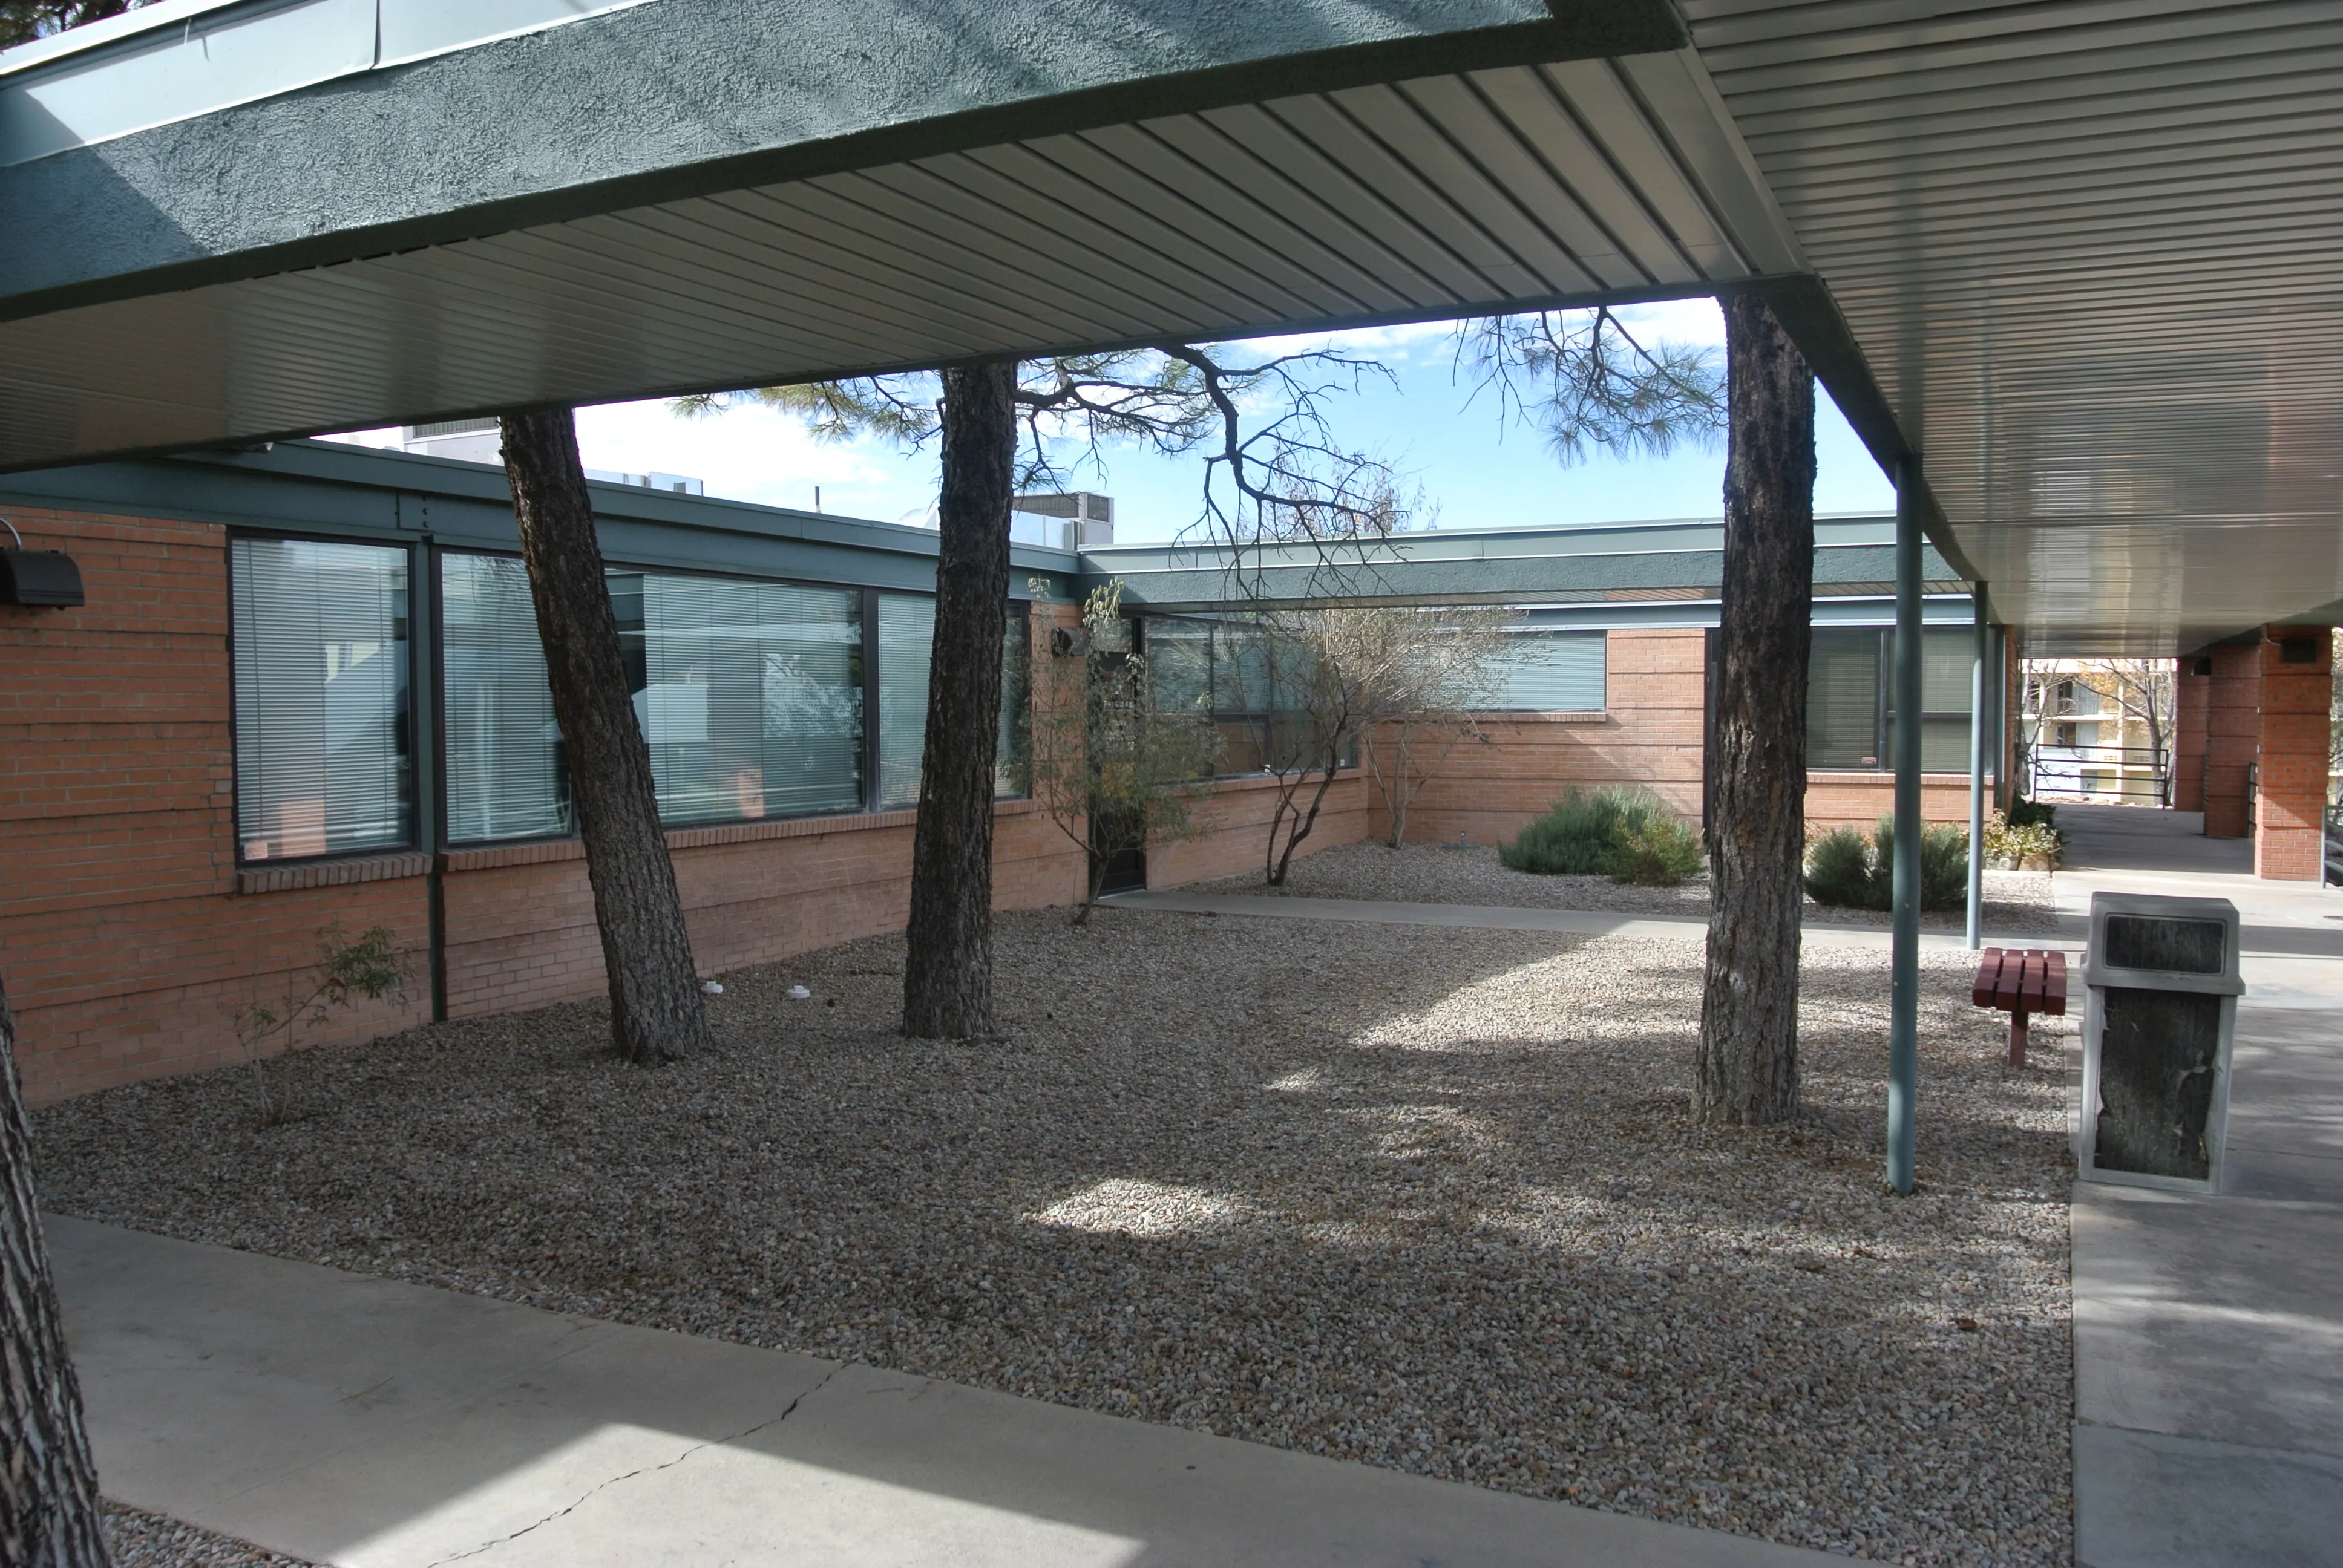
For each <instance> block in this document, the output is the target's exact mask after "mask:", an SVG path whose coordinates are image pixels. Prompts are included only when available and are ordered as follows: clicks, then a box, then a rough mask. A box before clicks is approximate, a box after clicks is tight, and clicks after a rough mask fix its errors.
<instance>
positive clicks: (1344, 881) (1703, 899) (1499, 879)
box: [1182, 843, 2058, 936]
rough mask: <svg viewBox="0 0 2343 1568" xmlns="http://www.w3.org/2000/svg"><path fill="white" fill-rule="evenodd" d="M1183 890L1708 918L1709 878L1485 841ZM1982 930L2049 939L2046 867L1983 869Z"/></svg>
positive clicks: (1387, 850) (1854, 920) (1351, 849)
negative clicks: (1561, 865) (1633, 869)
mask: <svg viewBox="0 0 2343 1568" xmlns="http://www.w3.org/2000/svg"><path fill="white" fill-rule="evenodd" d="M1182 891H1212V892H1220V893H1266V894H1271V895H1277V896H1283V897H1287V898H1298V899H1376V900H1399V901H1402V902H1406V903H1418V904H1480V905H1486V906H1490V907H1493V908H1499V909H1509V908H1523V909H1541V910H1603V911H1607V912H1610V913H1614V914H1628V915H1690V916H1695V917H1697V918H1699V919H1703V920H1705V919H1706V918H1707V917H1708V911H1709V899H1708V873H1707V872H1706V871H1705V870H1700V871H1694V872H1693V873H1691V874H1690V875H1688V876H1686V877H1685V878H1684V879H1683V881H1681V882H1679V883H1678V884H1676V885H1675V886H1674V887H1637V886H1634V885H1630V884H1623V883H1620V882H1617V881H1614V880H1613V879H1611V878H1609V877H1606V876H1595V875H1576V876H1574V875H1556V876H1547V875H1542V874H1540V873H1537V872H1534V871H1516V870H1513V869H1511V868H1509V867H1507V866H1506V865H1505V864H1504V863H1503V861H1502V860H1501V859H1499V858H1498V852H1497V850H1496V849H1493V848H1491V847H1490V846H1487V845H1483V844H1473V845H1453V844H1403V845H1402V846H1401V847H1400V848H1398V849H1393V848H1391V847H1390V846H1388V845H1385V844H1373V843H1369V844H1343V845H1340V846H1338V847H1336V848H1334V849H1324V850H1321V851H1320V852H1319V853H1317V854H1315V855H1311V856H1307V857H1305V858H1303V859H1297V860H1295V861H1294V862H1293V868H1292V870H1291V871H1289V872H1288V873H1287V875H1286V879H1285V882H1284V885H1283V886H1282V887H1271V886H1269V885H1268V884H1267V883H1266V882H1264V881H1263V880H1262V877H1261V874H1260V873H1259V872H1248V873H1246V874H1244V875H1242V876H1235V877H1224V878H1222V879H1220V880H1218V881H1214V882H1210V883H1206V884H1202V886H1201V887H1199V888H1194V889H1183V890H1182ZM1805 920H1806V922H1807V923H1808V924H1810V925H1817V924H1818V925H1838V926H1878V927H1881V928H1885V927H1886V926H1887V925H1888V923H1889V920H1890V916H1889V914H1888V912H1887V911H1886V910H1864V909H1852V908H1847V907H1845V906H1842V905H1835V904H1818V903H1816V902H1815V900H1813V899H1812V898H1811V897H1809V898H1808V899H1807V900H1806V903H1805ZM1964 920H1966V914H1965V913H1964V911H1963V910H1961V909H1959V908H1958V907H1957V906H1956V907H1955V908H1953V909H1949V910H1922V911H1921V914H1920V925H1921V929H1922V930H1939V931H1945V930H1950V931H1957V930H1961V929H1962V924H1963V922H1964ZM1985 929H1986V930H1987V931H1989V932H1993V933H1996V934H2000V935H2009V936H2020V935H2025V936H2035V935H2040V936H2047V935H2050V934H2052V933H2054V932H2056V930H2057V929H2058V917H2057V910H2056V905H2055V904H2053V902H2052V901H2051V895H2050V874H2049V873H2048V872H2046V871H1996V870H1988V871H1986V873H1985Z"/></svg>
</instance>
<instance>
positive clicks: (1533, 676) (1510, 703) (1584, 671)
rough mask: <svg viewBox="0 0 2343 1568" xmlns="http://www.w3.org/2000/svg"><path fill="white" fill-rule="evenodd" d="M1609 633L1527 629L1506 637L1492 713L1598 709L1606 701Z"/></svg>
mask: <svg viewBox="0 0 2343 1568" xmlns="http://www.w3.org/2000/svg"><path fill="white" fill-rule="evenodd" d="M1608 642H1609V638H1608V634H1606V633H1604V632H1599V631H1523V632H1515V633H1513V634H1512V635H1511V636H1510V637H1509V638H1507V639H1506V650H1507V653H1508V655H1509V656H1510V657H1508V658H1506V659H1505V660H1504V662H1503V663H1502V664H1500V665H1499V666H1498V667H1497V668H1496V671H1495V676H1496V679H1495V682H1494V685H1495V689H1494V690H1493V691H1492V692H1491V693H1490V695H1489V699H1488V703H1487V707H1488V709H1489V710H1490V711H1492V712H1506V713H1599V712H1601V711H1602V710H1603V708H1604V703H1605V702H1606V701H1607V700H1608V697H1607V693H1606V692H1605V690H1604V653H1605V650H1606V648H1607V647H1608Z"/></svg>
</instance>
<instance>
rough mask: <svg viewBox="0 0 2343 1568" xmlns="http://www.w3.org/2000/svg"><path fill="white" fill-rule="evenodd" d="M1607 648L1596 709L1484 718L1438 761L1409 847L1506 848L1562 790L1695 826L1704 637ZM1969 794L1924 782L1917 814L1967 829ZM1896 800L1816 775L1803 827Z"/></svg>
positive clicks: (1645, 639) (1888, 779) (1872, 781)
mask: <svg viewBox="0 0 2343 1568" xmlns="http://www.w3.org/2000/svg"><path fill="white" fill-rule="evenodd" d="M1606 644H1607V649H1606V652H1605V655H1604V701H1605V704H1606V709H1607V710H1606V711H1604V712H1602V713H1573V714H1554V715H1546V716H1538V717H1522V716H1516V715H1496V716H1492V717H1491V718H1489V719H1486V720H1485V721H1484V722H1483V726H1482V729H1483V734H1484V735H1485V736H1486V737H1487V739H1486V740H1485V741H1466V742H1463V743H1462V744H1460V745H1458V746H1456V747H1455V748H1453V749H1451V750H1449V751H1448V752H1447V753H1445V755H1444V756H1443V757H1442V758H1441V759H1440V761H1439V763H1438V765H1437V768H1436V770H1435V771H1434V772H1433V777H1432V779H1431V780H1430V781H1429V782H1428V783H1426V784H1425V785H1424V786H1423V790H1422V792H1421V793H1420V794H1418V795H1417V797H1416V799H1415V801H1414V804H1413V806H1412V807H1411V808H1410V809H1409V811H1408V818H1407V838H1408V841H1409V842H1410V843H1416V844H1453V843H1455V842H1457V841H1458V839H1459V836H1460V835H1461V836H1462V838H1463V841H1464V842H1467V843H1473V844H1493V843H1496V842H1498V841H1499V840H1501V839H1510V838H1512V837H1513V835H1514V834H1516V833H1518V832H1520V831H1521V830H1522V828H1523V825H1524V824H1526V823H1527V822H1528V821H1529V820H1530V819H1532V818H1534V817H1536V816H1538V815H1540V814H1541V813H1543V812H1544V810H1545V809H1547V808H1548V807H1550V806H1552V805H1553V804H1554V801H1556V800H1558V799H1561V798H1562V796H1563V795H1564V793H1565V792H1566V791H1568V790H1570V789H1573V788H1576V789H1585V790H1594V789H1602V788H1604V786H1606V785H1620V784H1630V785H1632V784H1640V785H1644V786H1646V787H1648V788H1649V789H1652V790H1653V791H1654V793H1656V794H1657V795H1658V796H1659V797H1660V798H1661V799H1663V800H1664V801H1666V802H1667V804H1668V805H1669V807H1670V808H1671V809H1674V810H1675V811H1676V812H1677V813H1678V814H1679V815H1680V816H1682V817H1683V818H1684V819H1685V820H1686V821H1689V822H1698V821H1699V820H1700V819H1701V814H1702V799H1701V773H1702V769H1703V766H1704V761H1703V758H1704V740H1705V736H1706V733H1707V671H1706V665H1705V660H1706V658H1707V651H1706V650H1707V640H1706V634H1705V633H1704V632H1702V631H1700V630H1698V629H1697V628H1694V629H1688V630H1665V631H1614V632H1612V633H1611V634H1610V636H1609V637H1608V638H1606ZM1968 789H1969V781H1968V775H1967V774H1966V773H1930V774H1927V775H1926V776H1925V777H1924V778H1923V779H1922V782H1921V797H1920V800H1921V813H1922V815H1923V816H1924V817H1925V818H1926V819H1927V820H1929V821H1931V822H1951V823H1956V824H1959V825H1961V826H1963V827H1966V825H1967V822H1968V815H1969V794H1968ZM1895 792H1896V786H1895V780H1894V778H1893V777H1892V776H1891V775H1889V774H1886V773H1881V772H1873V771H1868V770H1846V771H1833V772H1823V771H1817V772H1815V773H1813V774H1810V775H1809V776H1808V779H1807V783H1806V823H1807V825H1808V826H1809V827H1812V828H1841V827H1852V828H1861V829H1865V831H1868V830H1869V829H1871V828H1872V827H1873V826H1874V825H1875V823H1876V822H1877V821H1878V820H1879V819H1880V818H1881V817H1883V816H1885V815H1886V814H1887V813H1888V812H1889V811H1890V810H1892V809H1894V807H1895ZM1369 831H1370V832H1371V833H1372V834H1373V836H1374V837H1377V838H1382V837H1384V836H1386V835H1388V834H1389V833H1390V831H1391V818H1390V813H1389V811H1388V810H1387V809H1385V808H1384V805H1383V800H1382V799H1381V798H1380V797H1378V798H1377V799H1376V800H1375V810H1374V815H1373V821H1372V822H1371V824H1370V828H1369Z"/></svg>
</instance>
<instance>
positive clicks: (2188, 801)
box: [2172, 658, 2212, 811]
mask: <svg viewBox="0 0 2343 1568" xmlns="http://www.w3.org/2000/svg"><path fill="white" fill-rule="evenodd" d="M2204 662H2205V664H2206V666H2207V670H2206V672H2205V673H2202V674H2199V673H2198V671H2197V663H2198V661H2197V660H2196V659H2194V658H2184V659H2182V660H2181V661H2180V666H2179V669H2178V671H2177V673H2176V674H2175V675H2174V677H2173V681H2172V809H2174V810H2176V811H2202V810H2203V809H2205V739H2206V737H2205V716H2206V705H2207V701H2208V699H2210V697H2211V687H2212V675H2211V671H2210V666H2211V663H2212V661H2211V660H2210V659H2207V660H2205V661H2204Z"/></svg>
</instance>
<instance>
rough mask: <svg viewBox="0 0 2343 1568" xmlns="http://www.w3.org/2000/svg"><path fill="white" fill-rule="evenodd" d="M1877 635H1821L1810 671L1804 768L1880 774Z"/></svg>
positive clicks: (1815, 641) (1831, 633)
mask: <svg viewBox="0 0 2343 1568" xmlns="http://www.w3.org/2000/svg"><path fill="white" fill-rule="evenodd" d="M1881 643H1882V638H1880V635H1879V634H1878V633H1877V632H1875V631H1817V632H1815V640H1814V652H1813V655H1812V657H1811V659H1810V661H1809V663H1808V665H1807V670H1806V766H1807V767H1809V768H1878V767H1882V766H1884V765H1885V764H1884V759H1882V758H1881V757H1880V755H1879V752H1878V749H1877V748H1878V744H1879V650H1880V647H1881Z"/></svg>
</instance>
